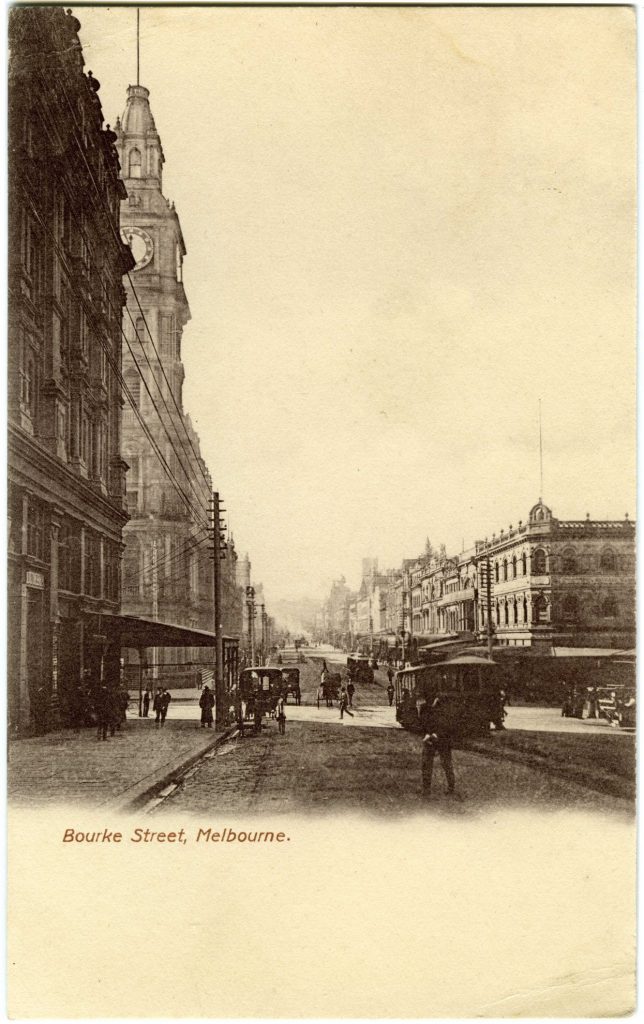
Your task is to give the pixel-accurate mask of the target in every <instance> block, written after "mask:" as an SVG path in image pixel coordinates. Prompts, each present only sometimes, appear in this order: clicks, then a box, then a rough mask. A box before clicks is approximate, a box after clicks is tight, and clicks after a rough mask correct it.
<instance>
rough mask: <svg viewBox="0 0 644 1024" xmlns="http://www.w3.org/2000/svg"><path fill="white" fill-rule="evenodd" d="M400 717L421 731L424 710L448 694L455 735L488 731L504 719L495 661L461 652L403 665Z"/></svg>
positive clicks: (399, 679) (398, 697) (397, 677)
mask: <svg viewBox="0 0 644 1024" xmlns="http://www.w3.org/2000/svg"><path fill="white" fill-rule="evenodd" d="M394 686H395V700H396V720H397V721H398V722H399V723H400V725H401V726H402V727H403V729H408V730H410V731H411V732H420V731H421V724H420V711H421V709H422V707H423V705H424V704H426V703H429V704H431V703H433V701H434V700H435V699H436V697H438V696H441V697H444V698H447V706H448V708H449V709H450V713H451V717H452V721H453V728H454V738H455V739H456V740H458V739H466V738H467V737H473V736H481V735H485V733H487V732H488V731H489V729H490V724H491V723H493V722H494V723H497V728H498V727H499V726H498V723H499V722H502V715H503V705H502V693H501V691H500V688H499V683H498V679H497V674H496V664H495V662H493V661H491V660H489V659H488V658H480V657H476V656H475V655H461V656H460V657H456V658H452V659H451V660H450V661H442V662H438V663H436V664H433V665H416V666H413V667H412V668H406V669H401V670H400V671H398V672H396V675H395V678H394Z"/></svg>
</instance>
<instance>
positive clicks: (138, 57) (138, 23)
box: [136, 7, 141, 85]
mask: <svg viewBox="0 0 644 1024" xmlns="http://www.w3.org/2000/svg"><path fill="white" fill-rule="evenodd" d="M140 19H141V12H140V10H139V8H138V7H137V9H136V84H137V85H140V84H141V83H140V81H139V78H140V76H139V65H140V53H141V49H140Z"/></svg>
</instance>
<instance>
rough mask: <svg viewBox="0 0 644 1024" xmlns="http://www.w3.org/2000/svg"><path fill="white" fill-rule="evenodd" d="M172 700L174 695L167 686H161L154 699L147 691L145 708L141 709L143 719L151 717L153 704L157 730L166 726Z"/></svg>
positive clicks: (144, 700) (150, 692)
mask: <svg viewBox="0 0 644 1024" xmlns="http://www.w3.org/2000/svg"><path fill="white" fill-rule="evenodd" d="M171 700H172V695H171V693H170V691H169V690H168V688H167V687H166V686H159V687H158V688H157V689H156V690H155V692H154V697H153V696H152V691H151V690H150V689H149V688H148V689H146V690H145V692H144V694H143V701H142V705H143V706H142V708H141V717H142V718H148V717H149V715H150V704H152V710H153V711H154V715H155V719H154V725H155V727H156V728H157V729H159V728H160V727H161V726H162V725H165V720H166V717H167V714H168V708H169V707H170V701H171ZM213 703H214V701H213Z"/></svg>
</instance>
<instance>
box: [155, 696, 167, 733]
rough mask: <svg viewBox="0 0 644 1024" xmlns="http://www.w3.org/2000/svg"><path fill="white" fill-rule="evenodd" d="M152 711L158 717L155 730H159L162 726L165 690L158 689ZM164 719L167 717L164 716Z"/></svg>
mask: <svg viewBox="0 0 644 1024" xmlns="http://www.w3.org/2000/svg"><path fill="white" fill-rule="evenodd" d="M152 710H153V711H154V713H155V716H156V717H155V719H154V725H155V728H157V729H158V728H159V726H160V725H161V713H162V711H163V690H162V689H161V687H158V688H157V690H156V692H155V694H154V701H153V704H152ZM166 710H167V709H166ZM164 718H165V715H164Z"/></svg>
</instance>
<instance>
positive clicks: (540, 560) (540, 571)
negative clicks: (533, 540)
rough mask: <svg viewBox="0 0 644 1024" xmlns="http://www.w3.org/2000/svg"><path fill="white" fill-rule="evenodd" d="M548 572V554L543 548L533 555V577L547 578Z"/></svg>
mask: <svg viewBox="0 0 644 1024" xmlns="http://www.w3.org/2000/svg"><path fill="white" fill-rule="evenodd" d="M546 571H547V570H546V553H545V551H544V550H543V548H537V550H536V551H535V552H534V553H533V555H532V575H533V576H545V574H546Z"/></svg>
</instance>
